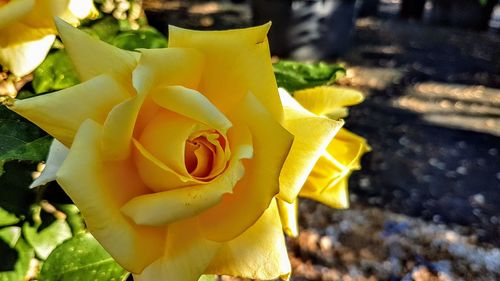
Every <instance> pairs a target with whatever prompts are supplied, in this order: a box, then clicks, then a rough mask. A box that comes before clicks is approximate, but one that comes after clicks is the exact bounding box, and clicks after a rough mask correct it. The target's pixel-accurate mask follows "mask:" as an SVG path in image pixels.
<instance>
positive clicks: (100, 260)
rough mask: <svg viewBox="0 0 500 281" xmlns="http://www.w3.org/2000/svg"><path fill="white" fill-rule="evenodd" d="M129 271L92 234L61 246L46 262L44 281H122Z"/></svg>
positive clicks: (75, 238) (82, 235) (42, 275)
mask: <svg viewBox="0 0 500 281" xmlns="http://www.w3.org/2000/svg"><path fill="white" fill-rule="evenodd" d="M128 275H129V273H128V272H127V271H125V270H124V269H123V268H121V267H120V266H119V265H118V264H117V263H116V262H115V261H114V260H113V258H112V257H111V256H110V255H109V254H108V253H107V252H106V251H105V250H104V249H103V248H102V246H101V245H100V244H99V243H98V242H97V241H96V240H95V239H94V238H93V237H92V235H90V234H89V233H85V234H80V235H77V236H75V237H73V238H72V239H70V240H68V241H66V242H64V243H63V244H62V245H60V246H59V247H57V248H56V249H55V250H54V251H53V252H52V254H50V256H49V257H48V258H47V260H46V261H45V262H44V263H43V267H42V270H41V272H40V279H39V280H40V281H88V280H93V281H112V280H114V281H121V280H126V279H127V277H128Z"/></svg>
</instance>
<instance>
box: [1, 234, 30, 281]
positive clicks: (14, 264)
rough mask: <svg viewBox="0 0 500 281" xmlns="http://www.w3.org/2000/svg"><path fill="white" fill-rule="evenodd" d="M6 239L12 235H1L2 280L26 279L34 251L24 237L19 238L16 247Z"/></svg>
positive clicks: (19, 280)
mask: <svg viewBox="0 0 500 281" xmlns="http://www.w3.org/2000/svg"><path fill="white" fill-rule="evenodd" d="M5 239H12V237H11V238H6V237H5V236H3V235H0V257H1V260H0V281H25V280H26V274H27V272H28V270H29V268H30V261H31V259H32V258H33V257H34V251H33V249H32V248H31V247H30V246H29V245H28V243H26V242H25V241H24V240H23V239H18V241H17V243H15V246H14V247H10V246H9V245H10V244H11V243H12V241H6V240H5Z"/></svg>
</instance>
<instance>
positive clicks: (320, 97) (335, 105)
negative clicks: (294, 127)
mask: <svg viewBox="0 0 500 281" xmlns="http://www.w3.org/2000/svg"><path fill="white" fill-rule="evenodd" d="M293 97H294V98H295V99H296V100H297V101H298V102H299V103H300V104H301V105H302V106H304V107H305V108H307V109H308V110H309V111H311V112H313V113H315V114H318V115H329V114H330V113H335V115H339V113H340V114H343V112H339V109H340V108H343V107H345V106H350V105H355V104H358V103H360V102H362V101H363V100H364V97H363V94H362V93H361V92H359V91H356V90H354V89H350V88H345V87H336V86H335V87H333V86H320V87H315V88H310V89H305V90H300V91H296V92H294V93H293ZM334 117H335V118H334ZM339 117H344V116H332V118H334V119H338V118H339Z"/></svg>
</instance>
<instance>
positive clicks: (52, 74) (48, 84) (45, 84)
mask: <svg viewBox="0 0 500 281" xmlns="http://www.w3.org/2000/svg"><path fill="white" fill-rule="evenodd" d="M33 76H34V77H33V82H32V83H33V89H34V90H35V93H37V94H40V93H46V92H52V91H57V90H61V89H65V88H68V87H71V86H74V85H76V84H78V83H79V82H80V80H79V79H78V76H77V75H76V72H75V70H74V68H73V65H72V64H71V60H70V59H69V56H68V55H67V54H66V52H65V51H64V50H57V51H55V52H52V53H50V54H49V55H48V56H47V58H45V60H44V61H43V63H42V64H41V65H40V66H39V67H38V68H37V69H36V70H35V73H34V75H33Z"/></svg>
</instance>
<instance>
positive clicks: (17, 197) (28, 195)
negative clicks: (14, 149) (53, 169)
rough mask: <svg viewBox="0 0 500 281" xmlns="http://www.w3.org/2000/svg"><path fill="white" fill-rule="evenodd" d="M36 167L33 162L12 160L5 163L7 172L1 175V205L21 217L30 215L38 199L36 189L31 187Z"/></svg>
mask: <svg viewBox="0 0 500 281" xmlns="http://www.w3.org/2000/svg"><path fill="white" fill-rule="evenodd" d="M34 169H35V165H33V164H28V163H26V162H17V161H11V162H8V163H7V164H5V173H4V174H3V175H1V176H0V207H2V208H3V209H4V210H6V211H8V212H9V213H12V214H15V215H16V216H17V217H19V218H20V219H24V218H26V217H27V216H28V215H29V208H30V206H31V205H32V204H33V203H34V202H35V199H36V191H35V190H34V189H30V188H29V185H30V183H31V182H32V181H33V180H32V177H31V173H32V171H33V170H34Z"/></svg>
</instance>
